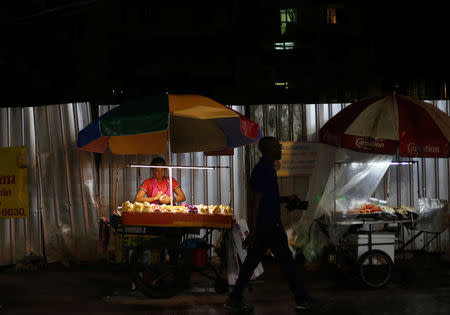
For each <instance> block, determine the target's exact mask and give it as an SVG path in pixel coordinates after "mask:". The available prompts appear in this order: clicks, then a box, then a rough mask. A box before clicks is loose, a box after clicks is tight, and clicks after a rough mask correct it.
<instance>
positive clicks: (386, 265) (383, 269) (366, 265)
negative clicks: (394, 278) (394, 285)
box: [358, 250, 393, 289]
mask: <svg viewBox="0 0 450 315" xmlns="http://www.w3.org/2000/svg"><path fill="white" fill-rule="evenodd" d="M392 264H393V263H392V259H391V257H389V255H388V254H386V253H385V252H383V251H381V250H370V251H368V252H365V253H364V254H362V255H361V257H360V258H359V259H358V272H359V278H360V280H361V282H362V284H363V285H364V286H365V287H366V288H370V289H380V288H384V287H386V285H387V284H388V283H389V282H390V280H391V274H392Z"/></svg>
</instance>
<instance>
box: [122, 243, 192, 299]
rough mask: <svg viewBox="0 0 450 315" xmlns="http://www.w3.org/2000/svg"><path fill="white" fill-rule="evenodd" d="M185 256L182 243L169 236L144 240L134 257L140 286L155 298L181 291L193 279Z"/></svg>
mask: <svg viewBox="0 0 450 315" xmlns="http://www.w3.org/2000/svg"><path fill="white" fill-rule="evenodd" d="M169 252H170V253H171V254H172V256H173V257H170V258H169V256H168V253H169ZM185 257H186V256H185V252H184V250H183V248H182V247H181V245H180V244H178V243H176V242H173V241H169V240H167V239H166V238H163V237H161V238H157V239H153V240H147V241H144V242H143V243H142V244H141V245H140V246H138V248H137V249H136V251H134V252H133V254H132V255H131V257H130V263H131V269H132V272H131V278H132V281H133V283H134V284H135V285H136V289H137V290H139V291H141V292H142V293H144V294H145V295H147V296H148V297H152V298H166V297H172V296H174V295H176V294H178V293H179V292H181V291H182V290H183V289H184V288H185V287H186V286H187V284H188V282H189V275H190V273H189V272H188V270H187V268H186V263H185V261H186V259H185Z"/></svg>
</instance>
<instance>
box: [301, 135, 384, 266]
mask: <svg viewBox="0 0 450 315" xmlns="http://www.w3.org/2000/svg"><path fill="white" fill-rule="evenodd" d="M392 158H393V156H392V155H376V154H370V153H361V152H356V151H352V150H348V149H343V148H335V147H332V146H329V145H326V144H323V148H322V150H319V154H318V156H317V167H315V171H314V173H313V175H312V177H311V181H310V187H309V191H308V196H307V200H308V203H309V207H308V210H307V211H306V212H305V213H304V215H303V216H302V217H301V219H300V220H299V221H298V223H297V224H296V225H295V226H294V227H293V230H294V232H293V241H294V244H295V245H296V247H299V248H301V249H302V252H303V255H304V256H305V258H306V259H307V260H308V261H313V260H315V259H316V258H318V257H319V256H320V255H321V252H322V250H323V248H324V247H325V246H327V245H329V244H330V243H331V244H334V243H336V241H337V239H339V237H340V236H341V235H342V234H343V232H345V231H344V230H342V231H341V230H338V231H334V230H331V229H329V230H328V231H323V229H321V228H320V225H319V224H318V223H317V222H316V221H315V220H316V219H318V218H321V219H322V222H325V223H326V224H328V227H329V228H332V227H333V225H332V224H330V223H332V222H334V214H335V213H336V214H337V215H338V218H339V219H340V220H345V219H346V217H347V216H346V212H347V211H348V210H351V209H354V208H356V207H358V206H361V205H363V204H364V203H366V202H367V200H368V198H369V197H370V196H371V195H372V194H373V193H374V191H375V190H376V188H377V186H378V184H379V182H380V181H381V179H382V178H383V176H384V174H385V173H386V170H387V169H388V167H389V165H390V163H391V161H392ZM335 211H336V212H335ZM326 232H328V233H329V235H327V234H326Z"/></svg>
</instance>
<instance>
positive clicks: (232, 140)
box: [77, 94, 262, 154]
mask: <svg viewBox="0 0 450 315" xmlns="http://www.w3.org/2000/svg"><path fill="white" fill-rule="evenodd" d="M261 137H262V134H261V130H260V129H259V126H258V124H257V123H255V122H254V121H252V120H250V119H248V118H247V117H245V116H243V115H241V114H240V113H238V112H236V111H234V110H232V109H231V108H228V107H226V106H224V105H222V104H220V103H218V102H216V101H214V100H212V99H210V98H208V97H205V96H200V95H191V94H184V95H174V94H167V95H163V96H156V97H145V98H139V99H134V100H127V101H125V102H123V103H121V104H120V105H119V106H117V107H115V108H113V109H112V110H110V111H108V112H107V113H105V114H103V115H102V116H100V117H99V118H98V119H97V120H95V121H93V122H92V123H90V124H89V125H87V126H86V127H85V128H84V129H82V130H81V131H80V132H79V133H78V141H77V145H78V147H79V148H80V149H81V150H86V151H91V152H98V153H103V152H106V151H107V149H108V147H109V149H110V151H111V152H112V153H116V154H155V153H164V152H166V151H167V149H168V145H170V150H171V152H173V153H181V152H204V151H215V150H223V149H226V148H234V147H238V146H242V145H246V144H250V143H254V142H257V141H258V140H259V139H260V138H261Z"/></svg>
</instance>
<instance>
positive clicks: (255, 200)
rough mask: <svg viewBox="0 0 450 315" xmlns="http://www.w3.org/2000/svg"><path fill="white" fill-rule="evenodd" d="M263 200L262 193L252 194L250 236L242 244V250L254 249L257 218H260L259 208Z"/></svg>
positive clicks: (249, 212) (248, 221)
mask: <svg viewBox="0 0 450 315" xmlns="http://www.w3.org/2000/svg"><path fill="white" fill-rule="evenodd" d="M262 198H263V194H262V193H255V192H252V193H251V194H250V202H249V211H248V214H249V215H248V217H247V224H248V231H249V233H248V235H247V237H246V238H245V240H244V242H243V243H242V248H244V249H245V248H248V247H253V245H254V244H255V238H256V218H257V216H258V211H259V206H260V205H261V201H262Z"/></svg>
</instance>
